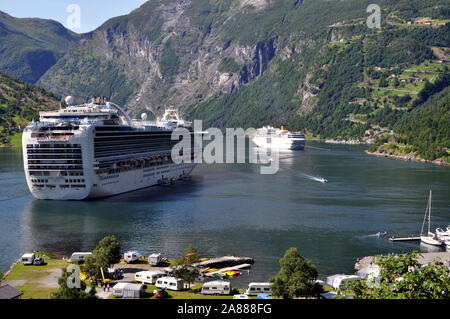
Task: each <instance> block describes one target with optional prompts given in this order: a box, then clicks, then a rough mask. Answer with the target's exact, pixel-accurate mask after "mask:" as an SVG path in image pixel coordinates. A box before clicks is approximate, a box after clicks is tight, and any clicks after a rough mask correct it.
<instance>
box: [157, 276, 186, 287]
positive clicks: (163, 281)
mask: <svg viewBox="0 0 450 319" xmlns="http://www.w3.org/2000/svg"><path fill="white" fill-rule="evenodd" d="M155 286H156V288H160V289H161V288H164V289H169V290H183V289H184V281H183V279H177V278H175V277H161V278H159V279H158V280H156V284H155Z"/></svg>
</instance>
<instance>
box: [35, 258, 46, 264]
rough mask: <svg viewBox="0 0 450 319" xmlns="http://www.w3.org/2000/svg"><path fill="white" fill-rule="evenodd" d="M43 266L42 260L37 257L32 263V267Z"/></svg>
mask: <svg viewBox="0 0 450 319" xmlns="http://www.w3.org/2000/svg"><path fill="white" fill-rule="evenodd" d="M43 264H44V258H41V257H37V258H35V259H34V261H33V265H43Z"/></svg>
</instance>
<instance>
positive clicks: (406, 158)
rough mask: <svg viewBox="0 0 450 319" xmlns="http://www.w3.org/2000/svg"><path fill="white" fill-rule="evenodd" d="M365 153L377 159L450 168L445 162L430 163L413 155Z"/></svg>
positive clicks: (449, 164)
mask: <svg viewBox="0 0 450 319" xmlns="http://www.w3.org/2000/svg"><path fill="white" fill-rule="evenodd" d="M364 153H366V154H368V155H372V156H377V157H385V158H392V159H398V160H403V161H411V162H420V163H429V164H434V165H439V166H444V167H450V163H448V162H445V161H443V160H434V161H430V160H426V159H423V158H419V157H415V156H412V155H394V154H386V153H379V152H369V151H368V150H365V151H364Z"/></svg>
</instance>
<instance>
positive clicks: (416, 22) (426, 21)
mask: <svg viewBox="0 0 450 319" xmlns="http://www.w3.org/2000/svg"><path fill="white" fill-rule="evenodd" d="M414 24H426V25H432V24H433V22H432V21H431V19H430V18H423V19H418V20H416V21H415V22H414Z"/></svg>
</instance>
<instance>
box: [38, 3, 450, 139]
mask: <svg viewBox="0 0 450 319" xmlns="http://www.w3.org/2000/svg"><path fill="white" fill-rule="evenodd" d="M371 3H372V1H369V0H368V1H365V0H347V1H325V0H316V1H309V0H305V1H302V0H283V1H269V0H224V1H215V0H196V1H189V0H186V1H174V0H150V1H148V2H146V3H145V4H144V5H143V6H142V7H140V8H138V9H136V10H134V11H133V12H132V13H130V14H129V15H125V16H121V17H117V18H114V19H111V20H109V21H107V22H106V23H105V24H104V25H102V26H101V27H100V28H98V29H97V30H95V31H93V32H91V33H89V34H85V35H83V36H82V39H81V40H80V41H79V42H77V43H76V44H75V45H74V47H73V49H71V50H70V51H68V52H67V53H66V54H65V55H64V57H62V58H61V59H60V60H58V62H57V63H56V64H55V65H54V66H53V67H52V68H50V69H49V70H48V71H47V72H46V73H45V74H44V75H43V76H42V77H41V78H40V80H39V82H38V84H39V85H41V86H43V87H45V88H46V89H49V90H51V91H53V92H55V93H57V94H59V95H69V94H70V95H74V96H76V97H78V98H79V100H80V101H82V100H85V99H86V97H88V96H91V95H105V96H107V97H109V98H110V99H112V100H114V101H115V102H117V103H119V104H121V105H125V107H126V108H127V109H128V110H129V111H131V112H132V113H134V114H137V113H140V112H141V111H143V110H149V111H151V112H153V113H154V114H155V115H159V114H160V113H161V112H162V110H163V108H164V107H167V106H176V107H178V108H180V109H181V110H182V111H183V112H184V113H185V115H186V117H188V118H190V119H203V120H204V122H205V123H204V126H205V127H206V126H218V127H221V128H224V127H244V128H247V127H259V126H262V125H280V124H286V123H287V124H288V126H289V127H290V129H296V130H303V131H306V132H307V133H309V134H312V135H315V136H319V137H321V138H333V139H351V138H353V139H354V138H357V139H364V140H375V139H376V138H377V137H378V136H382V135H383V134H386V133H389V132H390V131H391V130H392V129H393V128H394V127H398V126H396V123H397V122H399V121H400V120H401V119H402V118H403V117H404V116H405V114H407V113H410V112H412V111H413V110H414V109H416V108H417V107H420V106H421V105H423V104H424V103H426V101H427V100H428V99H430V98H431V97H432V96H433V95H435V94H438V93H439V92H440V91H442V90H443V89H445V86H444V87H441V88H440V89H439V90H435V91H429V90H428V88H429V87H430V86H434V85H435V82H436V81H438V79H440V78H442V76H443V75H444V74H445V73H446V72H447V71H446V65H445V63H440V62H439V60H440V59H447V60H448V59H450V38H449V37H448V34H450V30H449V29H450V23H449V22H450V5H449V3H448V1H445V0H428V1H421V0H381V1H379V2H378V5H379V6H380V8H381V28H380V29H370V28H368V27H367V25H366V19H367V17H368V16H369V14H370V13H367V12H366V8H367V6H368V5H369V4H371ZM422 18H427V19H429V20H430V21H431V23H432V25H423V24H422V25H417V24H415V23H414V22H415V21H416V20H419V19H422Z"/></svg>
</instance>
